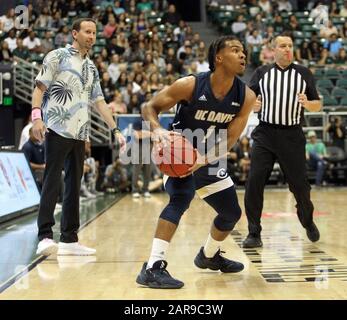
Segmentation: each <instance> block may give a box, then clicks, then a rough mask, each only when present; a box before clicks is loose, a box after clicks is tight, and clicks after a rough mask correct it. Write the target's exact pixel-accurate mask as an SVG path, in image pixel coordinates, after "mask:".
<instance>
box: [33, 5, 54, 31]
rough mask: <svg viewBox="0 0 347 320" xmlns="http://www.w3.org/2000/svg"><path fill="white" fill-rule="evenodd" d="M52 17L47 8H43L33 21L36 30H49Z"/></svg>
mask: <svg viewBox="0 0 347 320" xmlns="http://www.w3.org/2000/svg"><path fill="white" fill-rule="evenodd" d="M52 21H53V19H52V16H51V15H50V12H49V8H48V7H43V8H42V11H41V13H40V15H39V16H38V18H37V20H36V21H35V27H36V28H50V27H51V26H52Z"/></svg>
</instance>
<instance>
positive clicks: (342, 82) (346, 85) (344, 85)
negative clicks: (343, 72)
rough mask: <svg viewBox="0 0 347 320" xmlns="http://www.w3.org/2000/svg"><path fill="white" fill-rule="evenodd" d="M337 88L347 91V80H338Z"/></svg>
mask: <svg viewBox="0 0 347 320" xmlns="http://www.w3.org/2000/svg"><path fill="white" fill-rule="evenodd" d="M336 86H337V87H339V88H342V89H347V79H338V80H337V81H336Z"/></svg>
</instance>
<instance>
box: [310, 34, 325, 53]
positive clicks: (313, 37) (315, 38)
mask: <svg viewBox="0 0 347 320" xmlns="http://www.w3.org/2000/svg"><path fill="white" fill-rule="evenodd" d="M314 44H317V47H318V48H319V52H320V50H321V48H322V44H321V42H320V39H319V38H318V34H317V32H316V31H314V32H312V35H311V39H310V42H309V44H308V46H309V48H310V50H311V53H312V54H313V51H314V50H317V49H314V48H313V47H314ZM317 47H316V48H317Z"/></svg>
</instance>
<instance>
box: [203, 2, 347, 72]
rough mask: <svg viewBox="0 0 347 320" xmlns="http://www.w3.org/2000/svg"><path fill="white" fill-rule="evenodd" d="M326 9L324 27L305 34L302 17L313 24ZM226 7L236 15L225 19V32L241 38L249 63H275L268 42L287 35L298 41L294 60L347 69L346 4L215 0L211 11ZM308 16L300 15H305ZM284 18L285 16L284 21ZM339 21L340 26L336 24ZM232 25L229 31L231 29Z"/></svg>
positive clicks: (210, 6) (309, 64)
mask: <svg viewBox="0 0 347 320" xmlns="http://www.w3.org/2000/svg"><path fill="white" fill-rule="evenodd" d="M322 5H323V6H327V8H328V14H329V20H328V21H326V22H325V21H323V20H322V21H321V23H325V26H324V27H323V28H318V27H317V28H316V29H312V30H310V32H309V33H306V34H305V32H306V31H307V29H305V25H304V24H303V23H301V22H300V19H301V18H298V17H302V18H306V19H309V20H308V21H311V24H312V25H314V21H315V20H314V19H315V17H317V16H319V14H320V13H321V11H320V10H322V9H321V6H322ZM220 7H223V8H225V10H230V12H233V14H236V15H235V19H233V20H232V21H229V20H226V21H225V22H224V23H225V25H226V26H225V30H227V31H226V32H227V33H232V34H235V35H237V36H238V37H240V38H241V39H242V40H243V41H244V43H245V44H246V46H247V49H248V63H251V64H253V65H254V66H258V65H261V64H268V63H272V62H273V52H272V51H271V50H270V47H269V41H270V40H271V39H272V38H273V35H274V34H278V33H283V32H287V33H288V34H291V36H292V37H293V39H294V40H297V41H296V50H295V52H294V54H295V60H296V61H298V62H299V63H301V64H304V65H307V66H313V65H317V66H325V65H332V66H337V67H339V68H344V67H346V62H347V55H346V45H347V20H344V19H345V18H347V1H344V2H342V1H331V0H325V1H317V0H315V1H313V0H306V1H305V0H304V1H297V0H281V1H272V0H225V1H223V0H219V1H217V0H212V1H210V2H209V9H210V10H212V11H213V10H216V9H217V8H220ZM305 11H306V13H307V15H306V16H302V15H297V14H296V13H297V12H301V13H303V12H305ZM284 17H286V18H285V19H284ZM333 20H334V21H338V23H333ZM229 24H230V28H229V30H228V27H229Z"/></svg>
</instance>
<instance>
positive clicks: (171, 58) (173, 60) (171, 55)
mask: <svg viewBox="0 0 347 320" xmlns="http://www.w3.org/2000/svg"><path fill="white" fill-rule="evenodd" d="M165 62H166V64H169V63H170V64H172V67H173V70H174V72H175V73H180V71H181V69H180V64H179V62H178V59H177V57H176V54H175V49H174V48H172V47H171V48H169V49H168V51H167V53H166V57H165Z"/></svg>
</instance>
